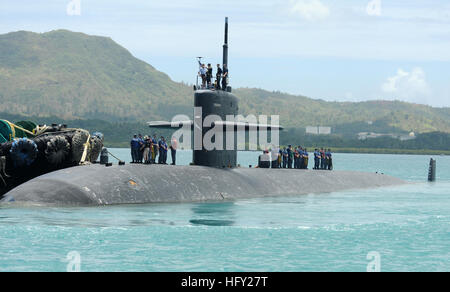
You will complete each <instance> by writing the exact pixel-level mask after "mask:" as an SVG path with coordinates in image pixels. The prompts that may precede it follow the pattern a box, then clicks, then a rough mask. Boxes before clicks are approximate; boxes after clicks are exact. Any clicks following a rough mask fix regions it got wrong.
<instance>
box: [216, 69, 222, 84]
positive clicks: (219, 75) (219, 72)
mask: <svg viewBox="0 0 450 292" xmlns="http://www.w3.org/2000/svg"><path fill="white" fill-rule="evenodd" d="M221 79H222V68H220V64H217V73H216V89H220V80H221Z"/></svg>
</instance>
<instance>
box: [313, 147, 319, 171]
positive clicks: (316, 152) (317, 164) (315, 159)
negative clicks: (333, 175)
mask: <svg viewBox="0 0 450 292" xmlns="http://www.w3.org/2000/svg"><path fill="white" fill-rule="evenodd" d="M319 166H320V152H319V149H316V150H314V169H319Z"/></svg>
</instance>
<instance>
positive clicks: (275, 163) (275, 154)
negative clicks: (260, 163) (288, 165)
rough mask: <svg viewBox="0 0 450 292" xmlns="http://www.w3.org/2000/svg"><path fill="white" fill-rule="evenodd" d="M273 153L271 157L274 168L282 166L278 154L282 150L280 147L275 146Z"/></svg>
mask: <svg viewBox="0 0 450 292" xmlns="http://www.w3.org/2000/svg"><path fill="white" fill-rule="evenodd" d="M271 152H272V154H271V158H272V168H280V166H279V165H278V155H279V152H280V148H279V147H276V146H274V147H273V148H272V151H271Z"/></svg>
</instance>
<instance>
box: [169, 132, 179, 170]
mask: <svg viewBox="0 0 450 292" xmlns="http://www.w3.org/2000/svg"><path fill="white" fill-rule="evenodd" d="M177 149H178V141H177V139H176V138H175V137H172V140H171V141H170V155H171V157H172V165H176V164H177Z"/></svg>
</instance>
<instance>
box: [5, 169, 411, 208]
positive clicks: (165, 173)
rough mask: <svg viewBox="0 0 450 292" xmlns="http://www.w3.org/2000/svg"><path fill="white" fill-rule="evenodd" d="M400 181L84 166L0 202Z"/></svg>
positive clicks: (129, 199) (105, 200) (207, 195)
mask: <svg viewBox="0 0 450 292" xmlns="http://www.w3.org/2000/svg"><path fill="white" fill-rule="evenodd" d="M405 183H406V182H405V181H403V180H400V179H397V178H394V177H390V176H386V175H381V174H375V173H360V172H349V171H312V170H294V169H249V168H236V169H218V168H210V167H203V166H162V165H150V166H148V165H125V166H113V167H104V166H100V165H89V166H79V167H73V168H69V169H64V170H60V171H56V172H53V173H49V174H46V175H43V176H40V177H38V178H35V179H33V180H31V181H29V182H27V183H25V184H23V185H21V186H19V187H17V188H15V189H14V190H12V191H11V192H9V193H8V194H6V195H5V197H4V199H3V200H2V202H15V203H19V204H20V203H24V204H31V205H44V206H46V205H52V206H53V205H56V206H70V205H72V206H98V205H115V204H146V203H183V202H207V201H224V200H237V199H247V198H256V197H276V196H292V195H302V194H309V193H330V192H337V191H342V190H349V189H364V188H376V187H385V186H394V185H401V184H405Z"/></svg>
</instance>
